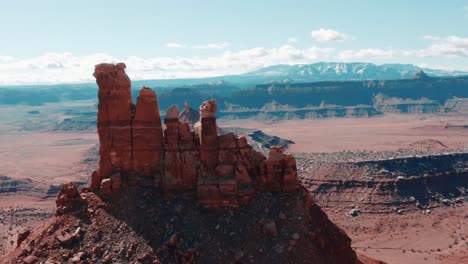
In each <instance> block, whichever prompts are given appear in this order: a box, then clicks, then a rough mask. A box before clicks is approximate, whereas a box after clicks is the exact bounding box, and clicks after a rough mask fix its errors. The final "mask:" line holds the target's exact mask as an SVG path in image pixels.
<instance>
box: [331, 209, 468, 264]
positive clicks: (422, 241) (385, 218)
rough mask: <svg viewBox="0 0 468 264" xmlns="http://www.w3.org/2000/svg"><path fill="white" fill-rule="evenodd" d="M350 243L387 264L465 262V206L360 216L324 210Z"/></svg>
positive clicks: (467, 222) (467, 233)
mask: <svg viewBox="0 0 468 264" xmlns="http://www.w3.org/2000/svg"><path fill="white" fill-rule="evenodd" d="M324 210H325V212H327V214H328V216H329V217H330V219H331V220H332V221H333V222H335V223H336V224H338V225H339V226H340V227H342V228H343V229H344V230H345V231H346V233H347V234H348V235H349V236H350V237H351V239H352V240H353V243H352V246H353V248H354V249H355V250H356V251H357V252H359V253H362V254H364V255H366V256H369V257H373V258H376V259H379V260H383V261H385V262H387V263H412V264H419V263H421V264H427V263H454V264H455V263H467V262H468V229H467V227H468V205H466V203H465V204H462V205H458V206H453V207H440V208H435V209H434V210H433V211H432V212H431V213H430V214H427V215H425V214H422V213H421V212H419V211H418V212H408V213H404V214H396V213H395V214H383V215H379V214H361V215H359V216H357V217H350V216H347V215H346V212H339V211H338V212H336V211H335V210H330V208H328V210H327V208H324Z"/></svg>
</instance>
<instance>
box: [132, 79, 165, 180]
mask: <svg viewBox="0 0 468 264" xmlns="http://www.w3.org/2000/svg"><path fill="white" fill-rule="evenodd" d="M162 153H163V132H162V125H161V117H160V115H159V107H158V98H157V96H156V93H155V92H154V91H153V90H152V89H150V88H147V87H143V88H142V89H141V90H140V95H139V96H138V98H137V103H136V110H135V117H134V120H133V170H134V171H135V172H137V173H140V174H143V175H146V176H153V174H154V173H157V174H160V172H161V171H160V170H161V160H162Z"/></svg>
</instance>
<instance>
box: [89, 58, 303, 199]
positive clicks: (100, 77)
mask: <svg viewBox="0 0 468 264" xmlns="http://www.w3.org/2000/svg"><path fill="white" fill-rule="evenodd" d="M94 76H95V77H96V81H97V84H98V86H99V110H98V123H97V126H98V133H99V141H100V144H101V147H100V163H99V170H98V171H97V172H94V173H93V175H92V182H91V186H90V188H91V189H92V190H93V191H99V192H100V193H101V194H102V195H110V196H117V197H118V195H119V193H120V192H121V191H122V188H128V187H132V186H146V187H154V188H157V189H160V190H161V191H163V192H164V197H165V198H166V199H173V198H176V197H181V198H185V199H193V200H196V201H197V202H198V203H199V204H200V205H203V206H207V207H219V206H232V207H238V206H240V205H242V204H246V203H249V202H250V201H252V199H254V197H255V195H256V193H257V192H259V191H262V192H296V191H297V190H298V188H299V185H298V180H297V170H296V161H295V159H294V158H293V157H292V156H290V155H286V154H283V150H282V148H279V147H273V148H272V149H271V151H270V155H269V157H268V158H267V157H265V156H264V155H263V154H261V153H260V152H257V151H255V150H254V149H253V148H252V146H250V145H249V144H248V143H247V140H246V139H245V138H244V137H241V138H239V137H237V136H236V135H235V134H233V133H228V134H224V135H218V127H217V124H216V117H215V113H216V111H217V104H216V101H215V100H208V101H205V102H203V104H202V105H201V106H200V108H199V112H200V113H199V120H198V122H196V123H195V124H194V125H193V131H192V129H191V124H190V122H188V121H187V120H188V119H187V118H181V119H182V120H179V116H180V113H179V109H178V107H177V105H172V106H170V107H169V108H168V109H167V110H166V116H165V119H164V126H165V129H163V125H162V123H161V117H160V113H159V107H158V98H157V95H156V93H155V92H154V91H153V90H152V89H150V88H147V87H143V88H142V89H141V90H140V94H139V96H138V98H137V102H136V105H135V104H133V103H132V99H131V98H132V96H131V87H130V79H129V78H128V76H127V75H126V73H125V64H123V63H119V64H116V65H114V64H99V65H96V69H95V73H94ZM186 109H187V105H186V106H185V107H184V110H186Z"/></svg>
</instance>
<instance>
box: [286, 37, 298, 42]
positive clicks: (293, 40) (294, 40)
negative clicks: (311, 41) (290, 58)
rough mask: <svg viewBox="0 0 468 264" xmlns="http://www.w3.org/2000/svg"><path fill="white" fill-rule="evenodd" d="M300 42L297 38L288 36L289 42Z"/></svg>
mask: <svg viewBox="0 0 468 264" xmlns="http://www.w3.org/2000/svg"><path fill="white" fill-rule="evenodd" d="M296 42H298V40H297V38H288V43H296Z"/></svg>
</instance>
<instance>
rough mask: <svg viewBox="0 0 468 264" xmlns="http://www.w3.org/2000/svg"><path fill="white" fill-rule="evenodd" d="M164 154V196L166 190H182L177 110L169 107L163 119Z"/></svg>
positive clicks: (175, 107)
mask: <svg viewBox="0 0 468 264" xmlns="http://www.w3.org/2000/svg"><path fill="white" fill-rule="evenodd" d="M164 124H165V125H166V130H164V140H165V153H164V177H163V187H164V193H165V195H166V194H167V193H168V192H167V191H168V190H175V189H181V188H182V176H181V164H180V143H179V108H178V107H177V105H172V106H170V107H169V108H168V109H167V111H166V118H165V119H164Z"/></svg>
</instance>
